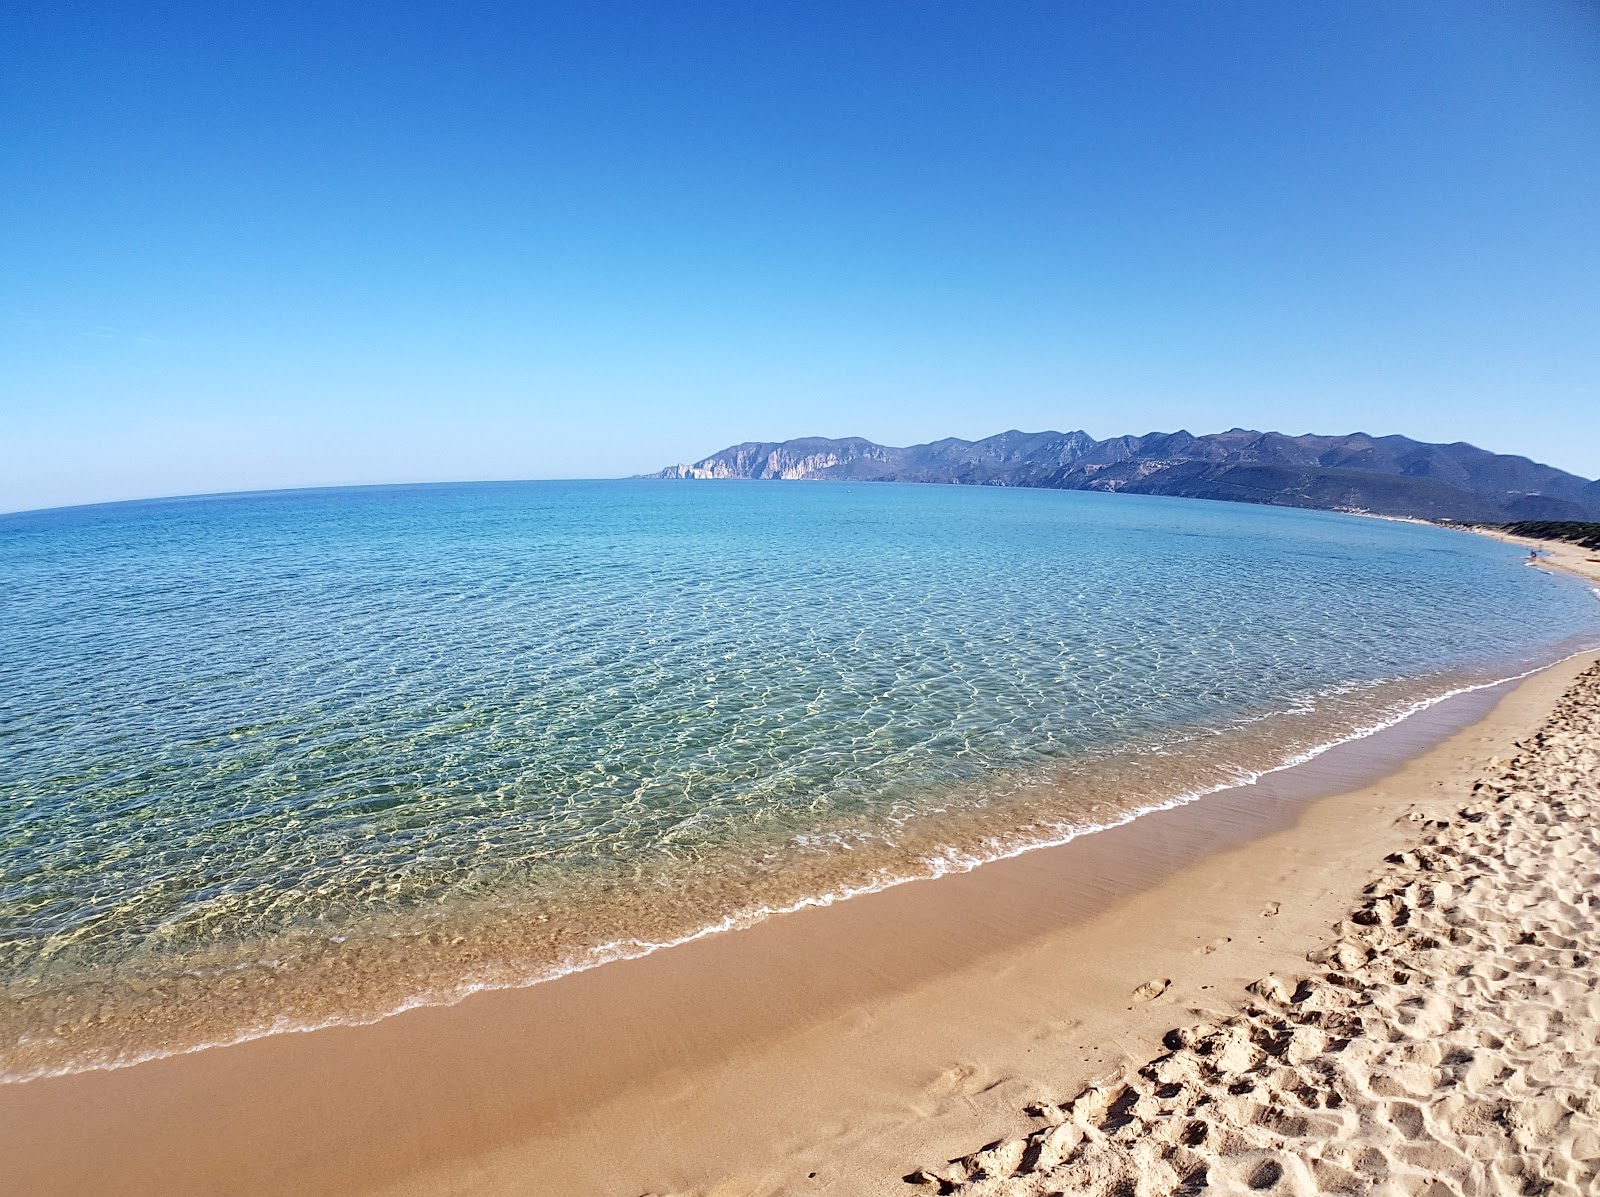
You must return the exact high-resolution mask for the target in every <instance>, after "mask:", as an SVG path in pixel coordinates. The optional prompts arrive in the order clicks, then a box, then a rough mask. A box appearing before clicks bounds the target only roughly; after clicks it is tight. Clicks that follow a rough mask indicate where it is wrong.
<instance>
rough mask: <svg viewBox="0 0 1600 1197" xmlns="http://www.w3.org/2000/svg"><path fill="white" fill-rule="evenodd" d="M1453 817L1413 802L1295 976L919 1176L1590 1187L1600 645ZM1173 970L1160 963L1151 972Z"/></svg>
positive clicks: (936, 1181)
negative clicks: (1404, 842) (1407, 826)
mask: <svg viewBox="0 0 1600 1197" xmlns="http://www.w3.org/2000/svg"><path fill="white" fill-rule="evenodd" d="M1518 747H1519V751H1518V752H1517V753H1516V755H1515V756H1514V757H1513V758H1512V759H1511V760H1509V761H1507V762H1504V763H1499V762H1491V766H1492V769H1491V773H1490V775H1489V776H1488V777H1486V778H1485V779H1483V780H1481V781H1479V782H1478V784H1477V785H1476V786H1475V788H1474V792H1473V796H1472V799H1473V800H1472V802H1471V803H1470V804H1469V805H1466V806H1464V807H1462V808H1460V809H1459V810H1458V812H1457V813H1456V814H1455V816H1454V817H1450V818H1443V819H1433V818H1428V817H1427V816H1426V815H1424V814H1423V813H1421V812H1420V811H1419V812H1414V813H1413V815H1412V816H1411V817H1412V818H1413V819H1414V820H1415V822H1416V824H1417V827H1416V830H1417V832H1418V834H1417V837H1416V842H1415V844H1414V846H1413V847H1412V848H1411V850H1409V851H1403V852H1397V853H1394V854H1392V855H1391V856H1390V857H1389V858H1388V861H1387V866H1386V868H1385V869H1384V870H1383V872H1382V873H1381V874H1380V875H1379V876H1378V877H1377V878H1376V879H1375V880H1373V881H1372V882H1371V883H1370V884H1369V885H1368V886H1367V887H1366V889H1365V891H1364V894H1363V900H1362V901H1361V903H1360V905H1359V906H1358V907H1357V908H1356V909H1355V910H1353V911H1351V913H1350V914H1349V916H1348V918H1346V919H1345V920H1343V921H1341V922H1340V923H1339V924H1338V925H1337V926H1336V927H1335V928H1334V930H1333V935H1332V937H1331V938H1329V939H1328V940H1326V941H1325V942H1324V943H1323V944H1321V945H1320V946H1319V947H1317V948H1316V949H1314V950H1313V951H1312V952H1311V953H1309V955H1308V957H1307V963H1308V965H1310V966H1311V967H1310V968H1308V970H1307V971H1306V972H1305V973H1304V975H1300V976H1276V975H1269V976H1266V977H1263V978H1261V979H1260V980H1259V981H1257V982H1256V983H1255V984H1253V985H1252V986H1250V995H1249V1000H1248V1001H1247V1002H1246V1003H1245V1005H1244V1006H1243V1008H1242V1010H1241V1011H1240V1012H1239V1013H1238V1014H1237V1015H1236V1016H1234V1017H1231V1018H1223V1019H1209V1020H1207V1021H1203V1022H1198V1023H1195V1024H1192V1025H1189V1026H1186V1027H1182V1028H1179V1029H1177V1030H1174V1031H1172V1032H1170V1033H1169V1034H1168V1035H1167V1037H1166V1040H1165V1046H1166V1048H1167V1049H1168V1050H1167V1051H1166V1052H1165V1053H1164V1054H1162V1055H1160V1056H1158V1057H1156V1058H1154V1059H1152V1060H1149V1061H1148V1062H1147V1063H1145V1064H1144V1065H1143V1066H1142V1067H1138V1068H1132V1069H1128V1070H1126V1071H1124V1072H1122V1073H1121V1074H1119V1075H1113V1076H1110V1077H1107V1078H1106V1079H1104V1080H1102V1081H1100V1082H1097V1083H1094V1084H1091V1085H1090V1086H1089V1087H1088V1088H1086V1089H1084V1090H1083V1091H1082V1092H1081V1093H1079V1094H1078V1095H1077V1096H1076V1097H1074V1098H1072V1099H1071V1100H1068V1101H1064V1102H1062V1103H1060V1104H1059V1105H1056V1104H1051V1103H1042V1104H1039V1105H1037V1106H1035V1107H1034V1108H1032V1109H1031V1110H1030V1111H1029V1113H1031V1114H1033V1115H1034V1116H1036V1117H1037V1118H1038V1119H1040V1120H1041V1121H1042V1123H1043V1125H1042V1126H1040V1127H1039V1128H1038V1129H1037V1130H1035V1131H1033V1132H1032V1133H1030V1134H1028V1135H1026V1136H1024V1137H1021V1138H1014V1139H1008V1140H1004V1141H1002V1142H999V1143H995V1144H991V1145H990V1146H988V1147H986V1148H984V1149H983V1150H980V1151H978V1152H975V1153H973V1154H971V1155H968V1156H965V1157H963V1158H961V1159H959V1160H956V1161H953V1162H952V1164H951V1165H950V1166H949V1167H948V1168H945V1169H934V1170H924V1171H919V1172H916V1173H912V1174H911V1175H909V1176H908V1177H907V1178H906V1179H907V1180H908V1181H910V1182H912V1183H913V1184H916V1185H918V1186H921V1187H922V1188H923V1190H924V1191H932V1192H937V1193H941V1194H950V1193H959V1194H966V1195H968V1197H986V1195H990V1194H994V1195H1004V1197H1011V1195H1022V1194H1028V1195H1034V1194H1041V1195H1042V1194H1085V1195H1094V1197H1156V1195H1166V1194H1184V1193H1198V1192H1201V1191H1209V1192H1223V1193H1225V1192H1249V1191H1265V1192H1277V1193H1288V1194H1316V1193H1329V1192H1374V1193H1384V1194H1391V1193H1392V1194H1397V1195H1398V1194H1408V1195H1409V1194H1419V1195H1426V1197H1479V1195H1485V1197H1488V1195H1496V1197H1498V1195H1502V1194H1503V1195H1505V1197H1512V1195H1516V1197H1542V1195H1543V1194H1551V1195H1553V1197H1559V1195H1566V1194H1571V1195H1573V1197H1577V1195H1580V1194H1592V1193H1594V1192H1596V1191H1597V1190H1600V935H1597V918H1600V666H1597V667H1594V668H1591V669H1589V670H1588V671H1587V672H1585V673H1584V674H1583V675H1582V676H1581V677H1580V678H1579V679H1578V681H1577V682H1576V683H1575V684H1574V685H1573V686H1572V687H1571V689H1570V690H1569V691H1568V692H1567V694H1566V695H1565V697H1564V698H1563V699H1562V700H1561V701H1560V702H1559V703H1558V704H1557V706H1556V708H1555V709H1554V711H1553V712H1552V713H1551V715H1550V717H1549V718H1548V720H1547V721H1546V722H1545V724H1544V726H1543V728H1542V729H1541V730H1539V731H1538V732H1537V733H1536V734H1535V735H1533V736H1532V737H1530V738H1529V739H1527V740H1524V741H1522V742H1521V743H1520V744H1519V746H1518ZM1152 985H1153V986H1159V985H1160V981H1159V979H1158V980H1156V981H1155V982H1153V983H1152Z"/></svg>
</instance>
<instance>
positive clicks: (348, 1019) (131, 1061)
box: [0, 589, 1600, 1084]
mask: <svg viewBox="0 0 1600 1197" xmlns="http://www.w3.org/2000/svg"><path fill="white" fill-rule="evenodd" d="M1595 595H1596V597H1597V598H1600V589H1597V590H1596V591H1595ZM1595 648H1596V646H1591V647H1588V648H1582V649H1578V650H1576V651H1575V652H1572V653H1569V654H1567V655H1566V656H1564V657H1561V658H1558V659H1557V660H1555V661H1551V662H1549V663H1547V664H1544V665H1538V666H1535V667H1533V668H1531V669H1527V670H1524V671H1523V672H1522V673H1516V674H1512V675H1510V676H1508V677H1502V678H1497V679H1495V680H1493V681H1487V682H1476V683H1473V684H1472V685H1467V686H1458V687H1456V688H1455V689H1453V690H1446V691H1445V692H1443V693H1441V694H1436V695H1433V696H1431V697H1429V698H1423V699H1418V700H1416V701H1415V702H1412V703H1409V704H1408V705H1406V706H1405V707H1402V708H1401V709H1400V710H1399V711H1398V712H1397V713H1395V714H1394V715H1392V716H1390V717H1389V718H1387V719H1383V720H1380V721H1378V722H1377V723H1372V724H1368V725H1366V726H1364V727H1359V728H1357V729H1355V730H1354V731H1352V732H1350V733H1348V734H1347V735H1344V736H1341V737H1339V738H1337V739H1334V740H1330V741H1328V742H1327V743H1325V744H1319V745H1317V746H1315V747H1313V748H1308V749H1306V750H1304V751H1302V752H1299V753H1296V754H1295V755H1293V756H1291V757H1289V758H1288V759H1286V760H1284V761H1283V762H1282V763H1280V764H1277V765H1274V766H1272V767H1271V768H1268V769H1261V770H1258V771H1255V772H1249V773H1246V774H1243V775H1242V776H1241V777H1239V778H1237V779H1234V780H1230V781H1225V782H1218V783H1217V784H1215V785H1211V786H1205V787H1203V788H1201V789H1197V790H1189V791H1185V792H1184V793H1182V794H1178V795H1176V796H1174V797H1171V798H1167V799H1163V800H1162V801H1160V802H1153V803H1149V804H1147V805H1145V806H1140V807H1135V808H1134V809H1132V810H1130V811H1128V812H1126V813H1125V814H1123V815H1121V816H1119V817H1118V818H1116V819H1112V820H1110V821H1109V822H1105V823H1085V824H1077V825H1074V826H1071V827H1061V828H1058V829H1057V830H1058V831H1059V832H1060V834H1058V835H1055V836H1047V837H1043V838H1040V839H1035V840H1029V841H1027V842H1025V843H1022V844H1018V845H1012V846H1010V847H1005V848H1002V847H999V846H998V845H996V847H995V849H994V850H993V851H992V852H988V853H963V852H956V851H954V850H951V851H947V852H945V853H943V854H940V855H938V856H931V857H924V858H923V859H922V860H921V861H920V863H922V864H924V865H926V866H927V867H928V870H929V871H927V872H924V873H915V874H910V875H907V876H889V877H884V878H881V879H879V880H878V881H875V882H872V883H870V884H868V885H860V886H842V887H840V888H839V889H836V890H832V891H830V892H828V893H825V894H820V895H816V896H811V897H805V898H801V899H799V900H798V901H796V902H793V903H790V904H788V905H786V906H757V907H753V908H750V909H747V910H742V911H737V912H735V913H733V914H729V915H727V916H725V917H724V918H722V919H719V920H718V921H716V922H715V923H711V924H709V925H707V926H705V927H702V928H700V929H699V930H697V931H693V932H690V933H689V934H686V935H682V936H679V937H677V938H675V939H668V940H642V939H618V940H612V941H610V942H608V943H604V944H599V945H597V946H596V947H594V948H591V949H589V951H588V953H587V955H588V957H589V958H588V959H585V960H582V961H579V962H576V963H566V964H561V965H557V966H555V967H553V968H551V969H548V970H545V971H541V972H540V973H538V974H537V975H534V976H528V977H524V978H522V979H520V980H516V981H511V982H507V983H504V984H500V983H494V982H469V983H466V984H463V985H460V986H456V987H454V988H451V989H449V990H448V991H442V992H434V993H426V994H418V995H416V996H414V997H410V998H407V999H406V1000H404V1001H402V1002H399V1003H397V1004H395V1005H394V1006H393V1007H390V1008H388V1009H385V1010H382V1011H380V1012H378V1013H376V1014H366V1015H350V1016H341V1017H336V1018H327V1019H322V1020H319V1021H306V1022H296V1021H292V1020H289V1019H285V1018H280V1019H276V1020H274V1021H273V1022H272V1023H270V1024H268V1025H265V1026H261V1027H256V1028H253V1029H251V1030H247V1031H241V1032H240V1033H239V1034H237V1035H234V1036H231V1037H226V1038H218V1039H209V1040H206V1041H204V1042H202V1043H196V1044H193V1045H191V1046H188V1047H179V1048H157V1049H152V1050H150V1051H145V1052H135V1053H129V1054H127V1055H120V1056H117V1057H115V1058H113V1059H107V1060H94V1061H89V1062H86V1063H75V1064H72V1065H68V1066H63V1067H59V1068H40V1069H35V1070H31V1071H18V1072H0V1084H19V1083H24V1082H27V1081H34V1080H44V1079H46V1078H49V1077H59V1076H73V1075H76V1074H79V1073H84V1072H109V1071H112V1070H115V1069H119V1068H131V1067H133V1066H134V1065H136V1064H143V1063H145V1062H147V1061H150V1060H160V1059H166V1058H168V1057H172V1056H186V1055H190V1054H192V1053H194V1052H200V1051H209V1050H211V1049H213V1048H220V1047H233V1046H235V1045H237V1044H241V1043H249V1042H251V1041H253V1040H256V1039H265V1038H267V1037H269V1036H271V1035H284V1034H300V1033H306V1032H311V1031H321V1030H327V1029H329V1028H332V1027H362V1026H371V1025H373V1024H374V1023H378V1022H382V1021H383V1020H384V1019H387V1018H392V1017H394V1016H395V1015H397V1014H403V1013H405V1012H406V1011H407V1010H416V1009H426V1008H438V1007H446V1006H454V1005H456V1004H458V1003H460V1002H462V1001H464V1000H466V999H467V998H469V997H471V996H472V995H473V994H475V993H484V992H494V991H499V990H510V989H529V988H532V987H533V986H535V985H542V984H544V983H545V982H548V981H556V980H559V979H560V978H562V977H567V976H572V975H574V974H576V973H581V972H588V971H589V970H590V969H594V968H599V967H601V966H603V965H606V964H615V963H618V962H620V961H624V960H638V959H642V958H643V957H645V956H649V955H652V954H654V953H656V952H660V951H665V950H666V949H668V948H676V947H682V946H683V945H685V944H690V943H694V942H695V941H696V940H700V939H706V938H708V937H709V936H712V935H720V934H723V933H724V932H728V931H740V930H744V929H746V928H749V927H753V926H755V925H756V924H757V923H760V922H763V921H765V920H766V919H768V918H772V917H774V916H776V915H783V914H794V913H796V912H798V911H801V910H805V909H807V908H813V909H822V908H825V907H828V906H832V905H834V904H835V903H836V902H844V901H848V900H849V899H851V898H858V897H862V896H865V895H867V894H875V893H882V892H883V891H885V890H888V889H893V888H894V887H895V886H899V885H905V884H908V883H910V882H913V881H932V880H935V879H937V878H939V877H945V876H950V875H952V874H959V873H970V872H971V871H972V870H974V869H976V868H979V867H980V866H982V865H986V864H992V863H994V862H995V861H1000V860H1010V859H1013V858H1015V857H1018V856H1022V855H1023V854H1025V853H1028V852H1035V851H1039V850H1040V849H1044V848H1058V847H1060V846H1062V845H1064V844H1069V843H1071V842H1072V841H1073V840H1076V839H1079V838H1081V837H1082V836H1086V835H1094V834H1095V833H1097V832H1101V831H1110V830H1111V829H1113V828H1116V827H1125V826H1127V825H1128V824H1129V823H1132V822H1133V821H1134V820H1135V819H1139V818H1142V817H1144V816H1145V815H1151V814H1156V813H1158V812H1160V811H1167V810H1176V809H1177V808H1178V807H1181V806H1188V805H1189V804H1190V803H1193V802H1198V801H1199V800H1200V799H1202V798H1206V797H1209V796H1210V795H1212V794H1218V793H1222V792H1223V791H1225V790H1235V789H1243V788H1245V787H1246V786H1253V785H1256V784H1258V783H1259V782H1260V781H1261V779H1262V778H1264V777H1269V776H1271V775H1272V774H1274V773H1282V772H1284V771H1285V770H1288V769H1294V768H1297V767H1298V766H1300V765H1303V764H1305V763H1307V762H1308V761H1312V760H1315V759H1316V758H1317V757H1319V756H1321V755H1322V754H1323V753H1325V752H1330V751H1332V750H1333V749H1335V748H1338V747H1340V746H1341V745H1344V744H1350V743H1354V742H1355V741H1357V740H1364V739H1366V738H1368V737H1369V736H1374V735H1377V734H1378V733H1379V732H1382V731H1387V730H1388V729H1389V728H1392V727H1395V726H1397V725H1399V724H1400V723H1403V722H1404V721H1405V720H1407V719H1409V718H1411V717H1412V716H1413V715H1417V714H1419V713H1421V712H1422V711H1425V710H1428V709H1429V708H1431V707H1435V706H1437V705H1438V704H1440V703H1442V702H1446V701H1448V700H1449V699H1452V698H1458V697H1460V696H1461V695H1464V694H1472V693H1475V692H1477V691H1480V690H1492V689H1493V688H1495V687H1496V686H1505V685H1509V684H1511V683H1512V682H1520V681H1522V680H1524V679H1526V678H1530V677H1532V676H1533V675H1534V674H1536V673H1543V672H1545V671H1546V670H1549V669H1554V668H1556V667H1557V666H1558V665H1563V664H1565V663H1566V662H1568V661H1571V660H1574V659H1575V658H1577V657H1582V656H1586V655H1588V654H1590V653H1592V652H1594V651H1595Z"/></svg>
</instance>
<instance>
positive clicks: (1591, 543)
mask: <svg viewBox="0 0 1600 1197" xmlns="http://www.w3.org/2000/svg"><path fill="white" fill-rule="evenodd" d="M1500 527H1501V528H1503V529H1505V530H1506V531H1507V532H1509V533H1511V535H1513V536H1528V537H1532V538H1533V539H1534V540H1567V541H1571V542H1572V543H1573V544H1576V545H1580V546H1582V547H1583V548H1586V549H1600V524H1596V523H1586V522H1584V521H1582V520H1522V521H1520V522H1519V523H1515V524H1501V525H1500Z"/></svg>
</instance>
